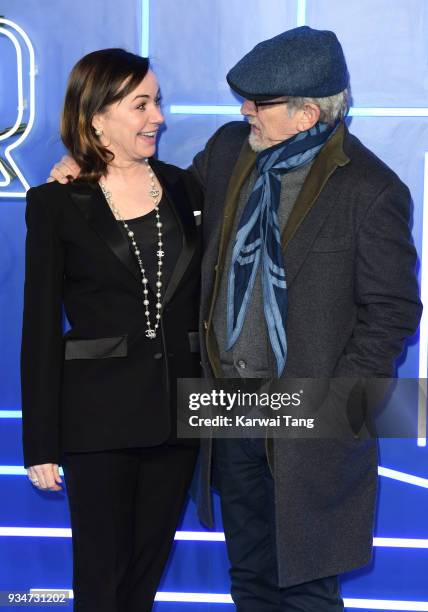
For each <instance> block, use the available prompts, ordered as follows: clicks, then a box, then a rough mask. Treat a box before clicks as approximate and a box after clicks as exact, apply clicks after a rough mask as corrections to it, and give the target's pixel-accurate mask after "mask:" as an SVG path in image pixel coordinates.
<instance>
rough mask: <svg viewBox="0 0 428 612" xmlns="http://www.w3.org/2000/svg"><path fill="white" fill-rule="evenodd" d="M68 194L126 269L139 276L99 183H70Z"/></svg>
mask: <svg viewBox="0 0 428 612" xmlns="http://www.w3.org/2000/svg"><path fill="white" fill-rule="evenodd" d="M70 196H71V199H72V200H73V202H74V204H75V205H76V206H77V207H78V208H79V210H80V211H81V212H82V214H83V215H84V217H85V218H86V220H87V222H88V223H89V225H90V226H91V227H92V228H93V229H94V230H95V231H96V233H97V234H98V235H99V236H100V238H102V240H103V241H104V242H105V243H106V244H107V246H108V247H109V248H110V249H111V250H112V251H113V253H114V254H115V255H116V257H117V258H118V259H119V260H120V261H121V262H122V264H123V265H124V266H125V267H126V268H127V270H128V271H129V272H130V273H131V274H132V275H133V276H134V277H135V278H136V279H137V280H140V278H141V276H140V273H139V270H138V266H137V262H136V261H135V258H134V256H133V255H132V253H131V250H130V248H129V242H128V241H127V240H126V239H125V238H124V236H123V234H122V231H121V228H120V227H119V224H118V222H117V221H116V219H115V218H114V215H113V213H112V212H111V210H110V207H109V206H108V204H107V202H106V199H105V197H104V195H103V192H102V191H101V187H100V186H99V185H94V186H91V185H87V184H78V183H74V184H72V185H70Z"/></svg>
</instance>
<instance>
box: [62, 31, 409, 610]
mask: <svg viewBox="0 0 428 612" xmlns="http://www.w3.org/2000/svg"><path fill="white" fill-rule="evenodd" d="M227 80H228V82H229V85H230V86H231V88H232V89H233V90H234V91H235V92H236V93H237V94H239V95H240V96H242V97H243V98H244V103H243V105H242V109H241V112H242V113H243V114H244V115H245V116H246V118H247V119H248V121H247V122H233V123H229V124H226V125H224V126H223V127H221V128H220V129H219V130H218V131H217V132H216V133H215V134H214V136H213V137H212V138H211V139H210V141H209V142H208V144H207V146H206V148H205V150H204V151H203V152H201V153H199V154H198V155H197V156H196V157H195V160H194V163H193V167H192V171H193V172H194V173H195V174H196V175H197V177H198V178H199V180H200V182H201V184H202V185H203V186H204V189H205V197H206V205H205V208H204V211H203V216H204V221H203V231H204V244H205V257H204V262H203V269H202V295H201V334H202V337H203V339H204V342H202V343H201V344H202V347H201V353H202V365H203V367H204V371H205V373H206V375H207V376H209V377H227V378H230V377H232V378H239V377H243V378H247V377H248V378H259V377H261V378H266V377H267V378H268V377H279V378H293V377H294V378H329V377H350V378H359V377H389V376H393V373H394V362H395V360H396V358H397V357H398V355H399V354H400V353H401V352H402V350H403V345H404V341H405V339H406V338H407V337H408V336H410V335H412V334H413V333H414V331H415V330H416V328H417V325H418V322H419V318H420V314H421V305H420V302H419V298H418V287H417V281H416V277H415V274H414V268H415V263H416V253H415V250H414V247H413V245H412V240H411V235H410V231H409V218H410V195H409V191H408V189H407V187H406V186H405V185H403V183H402V182H401V181H400V180H399V178H398V177H397V176H396V175H395V174H394V173H393V172H392V170H390V169H389V168H388V167H387V166H386V165H385V164H383V163H382V162H381V161H380V160H379V159H378V158H376V156H375V155H374V154H373V153H371V152H370V151H369V150H368V149H366V148H365V147H364V146H363V145H362V144H361V143H360V142H359V141H358V140H357V139H356V138H355V137H354V136H352V135H351V134H350V133H349V132H348V130H347V128H346V126H345V124H344V121H343V119H344V117H345V115H346V112H347V110H348V98H349V94H348V85H349V77H348V72H347V68H346V63H345V58H344V56H343V52H342V48H341V46H340V43H339V42H338V40H337V38H336V36H335V35H334V34H333V33H332V32H326V31H318V30H314V29H311V28H309V27H301V28H296V29H294V30H290V31H288V32H285V33H283V34H281V35H279V36H276V37H275V38H273V39H270V40H267V41H264V42H262V43H260V44H259V45H257V46H256V47H255V48H254V49H253V50H252V51H250V53H248V54H247V55H246V56H245V57H244V58H242V60H241V61H239V62H238V64H237V65H236V66H235V67H234V68H232V70H231V71H230V72H229V74H228V75H227ZM68 173H69V169H68V168H67V170H65V171H64V172H63V174H68ZM61 174H62V173H61V172H58V171H57V172H56V173H55V172H54V176H55V178H60V177H61ZM345 418H346V417H345ZM201 458H202V461H201V468H202V469H201V486H200V489H199V500H198V501H199V509H200V516H201V519H202V520H203V521H204V522H205V523H207V524H208V525H212V512H211V505H210V474H211V470H213V476H214V480H215V484H216V486H217V488H218V490H219V493H220V497H221V505H222V515H223V524H224V530H225V534H226V542H227V548H228V554H229V558H230V562H231V570H230V574H231V582H232V587H231V591H232V597H233V599H234V602H235V604H236V607H237V609H238V611H239V612H271V611H272V612H274V611H283V610H286V611H287V612H294V611H295V612H297V611H299V612H324V611H331V612H333V611H336V610H343V602H342V600H341V597H340V593H339V587H338V579H337V576H338V575H339V574H341V573H343V572H346V571H350V570H353V569H355V568H358V567H361V566H363V565H365V564H367V563H368V562H369V560H370V558H371V548H372V535H373V534H372V530H373V517H374V511H375V499H376V486H377V446H376V443H375V442H374V441H373V440H360V439H354V438H351V439H348V440H334V441H333V440H297V439H296V440H280V439H275V440H273V441H272V440H269V441H268V443H265V441H264V440H256V439H253V440H216V441H215V443H214V444H213V445H211V444H209V443H203V446H202V457H201Z"/></svg>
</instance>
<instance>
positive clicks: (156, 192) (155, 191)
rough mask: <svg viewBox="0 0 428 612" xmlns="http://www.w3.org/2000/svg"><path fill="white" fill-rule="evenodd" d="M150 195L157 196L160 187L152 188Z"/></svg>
mask: <svg viewBox="0 0 428 612" xmlns="http://www.w3.org/2000/svg"><path fill="white" fill-rule="evenodd" d="M150 195H151V196H152V198H157V197H158V195H159V189H150Z"/></svg>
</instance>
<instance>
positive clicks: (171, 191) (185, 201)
mask: <svg viewBox="0 0 428 612" xmlns="http://www.w3.org/2000/svg"><path fill="white" fill-rule="evenodd" d="M150 165H151V166H152V169H153V172H154V173H155V174H156V176H157V178H158V180H159V182H160V183H161V185H162V189H163V191H164V193H165V195H166V197H167V198H168V200H169V204H170V206H171V208H172V211H173V213H174V215H175V217H176V219H177V222H178V224H179V226H180V228H181V231H182V234H183V246H182V249H181V252H180V255H179V256H178V259H177V263H176V264H175V266H174V270H173V271H172V274H171V276H170V279H169V282H168V285H167V286H166V290H165V294H164V297H163V303H164V304H165V303H167V302H169V300H170V299H171V297H172V296H173V295H174V293H175V291H176V290H177V287H178V285H179V283H180V281H181V279H182V278H183V275H184V273H185V272H186V270H187V267H188V266H189V264H190V262H191V260H192V257H193V255H194V253H195V249H196V244H197V229H196V223H195V217H194V214H193V210H192V208H191V206H190V203H189V198H188V195H187V193H186V188H185V184H184V181H183V180H180V179H178V180H173V179H171V176H170V175H169V172H168V166H164V165H163V164H159V163H158V162H157V161H156V160H151V161H150Z"/></svg>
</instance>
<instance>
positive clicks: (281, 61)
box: [226, 26, 349, 100]
mask: <svg viewBox="0 0 428 612" xmlns="http://www.w3.org/2000/svg"><path fill="white" fill-rule="evenodd" d="M226 78H227V82H228V83H229V85H230V87H231V88H232V89H233V90H234V91H235V92H236V93H237V94H239V95H240V96H242V97H243V98H246V99H247V100H269V99H271V98H277V97H279V96H299V97H300V96H302V97H307V98H324V97H326V96H332V95H334V94H337V93H339V92H340V91H342V90H343V89H345V88H346V87H347V86H348V84H349V74H348V69H347V67H346V61H345V56H344V55H343V50H342V47H341V45H340V42H339V41H338V39H337V36H336V34H334V32H329V31H328V30H315V29H313V28H310V27H308V26H302V27H299V28H294V29H293V30H288V31H287V32H283V33H282V34H279V35H278V36H275V37H274V38H270V39H269V40H264V41H263V42H261V43H259V44H258V45H256V46H255V47H254V49H253V50H252V51H250V52H249V53H247V55H244V57H243V58H242V59H241V60H239V62H238V63H237V64H236V65H235V66H234V67H233V68H232V69H231V70H230V71H229V72H228V74H227V77H226Z"/></svg>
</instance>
